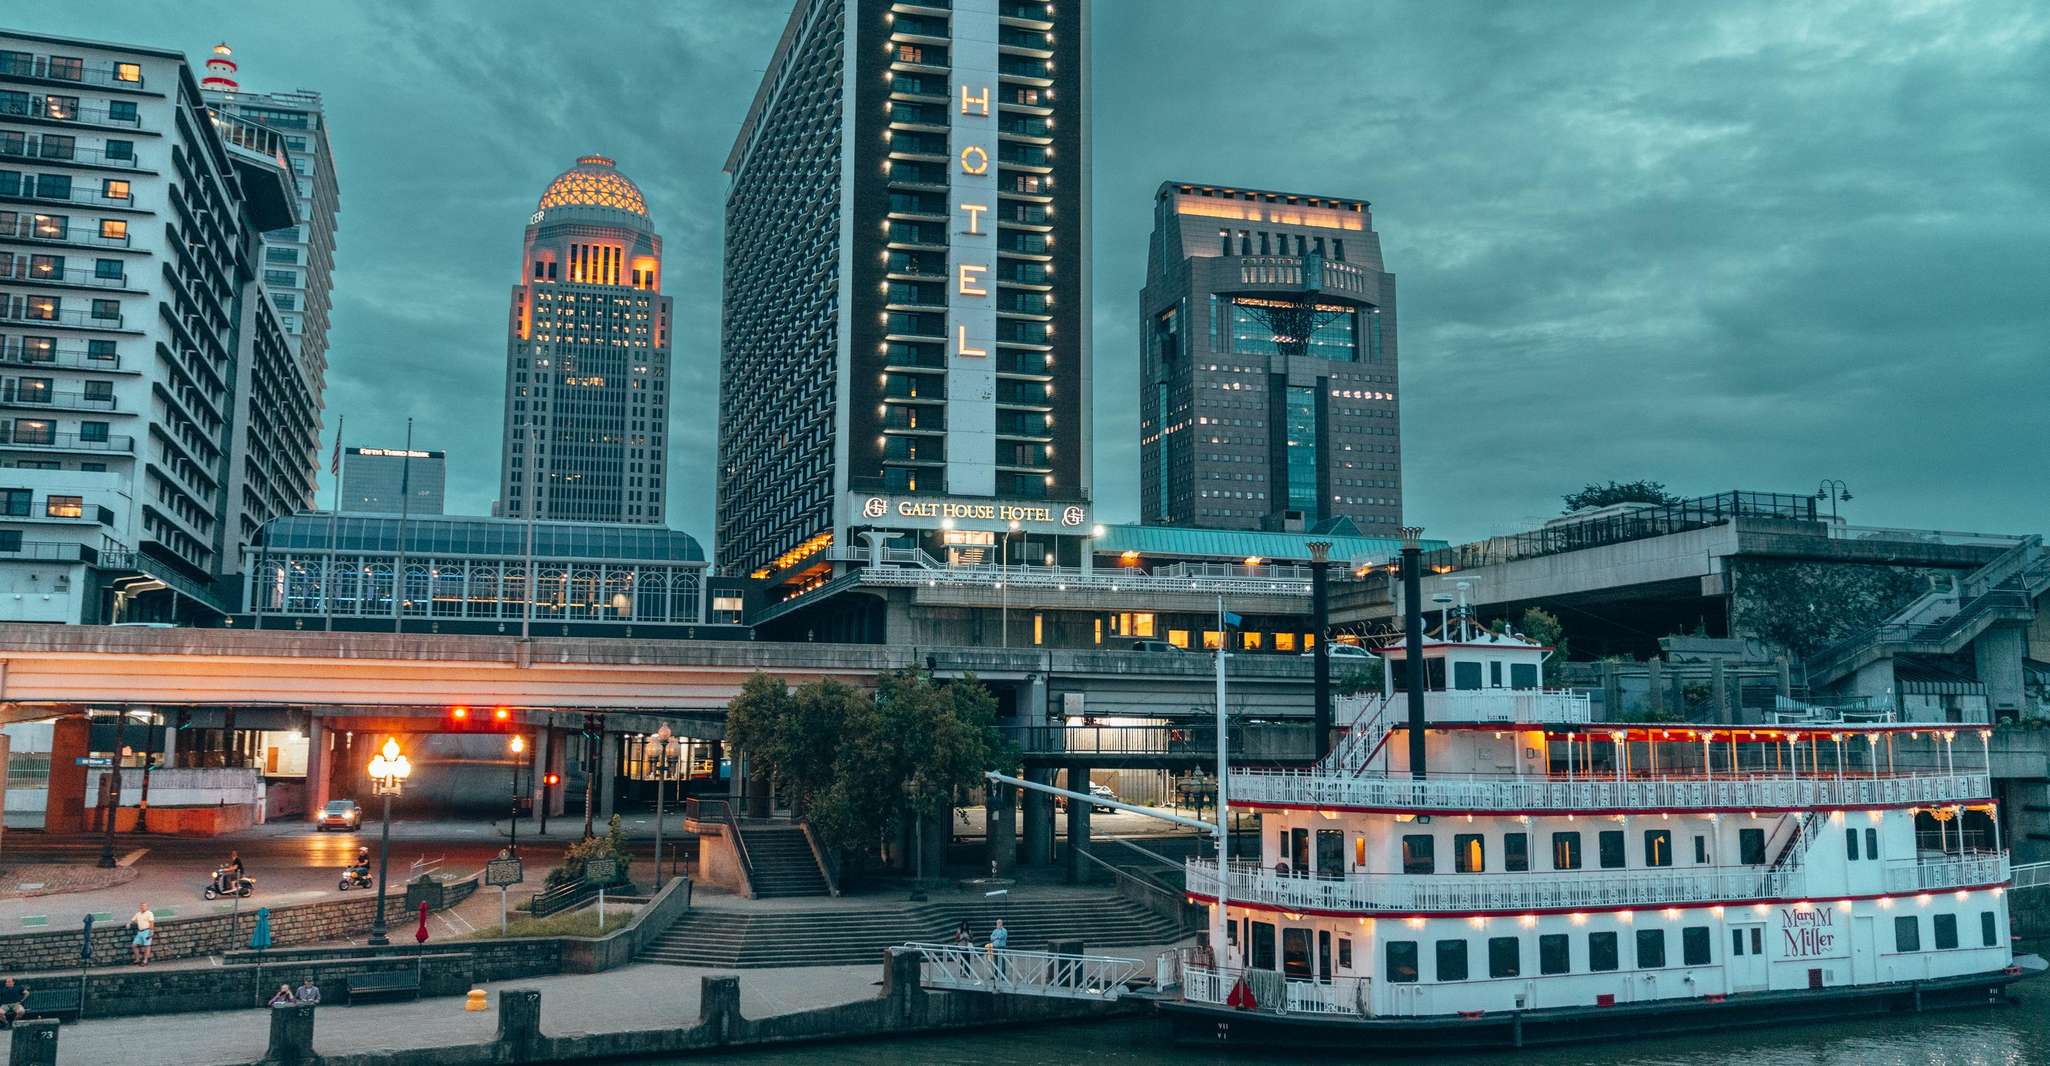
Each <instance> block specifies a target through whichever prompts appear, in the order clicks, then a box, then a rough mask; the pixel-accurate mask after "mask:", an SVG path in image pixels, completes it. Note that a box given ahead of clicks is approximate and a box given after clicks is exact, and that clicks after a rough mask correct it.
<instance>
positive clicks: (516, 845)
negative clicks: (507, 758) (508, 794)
mask: <svg viewBox="0 0 2050 1066" xmlns="http://www.w3.org/2000/svg"><path fill="white" fill-rule="evenodd" d="M510 746H511V748H512V756H513V762H512V816H511V818H509V819H508V821H509V822H510V823H511V826H512V828H511V829H510V830H509V833H510V838H509V839H508V841H507V843H506V853H507V854H509V855H511V856H513V857H514V858H518V857H519V854H520V756H521V755H523V754H525V753H526V750H527V738H526V737H523V736H521V735H520V734H518V733H514V734H513V738H512V744H511V745H510Z"/></svg>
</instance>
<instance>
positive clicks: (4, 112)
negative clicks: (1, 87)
mask: <svg viewBox="0 0 2050 1066" xmlns="http://www.w3.org/2000/svg"><path fill="white" fill-rule="evenodd" d="M71 99H72V98H71V97H64V96H61V95H60V96H30V97H27V98H25V99H23V100H0V117H21V118H47V119H56V120H58V121H60V122H88V123H91V124H93V125H96V126H124V127H127V128H129V129H138V128H140V127H141V126H142V118H141V117H140V116H137V117H135V118H130V117H128V116H126V115H123V116H121V117H119V118H116V117H114V115H113V113H112V112H110V111H109V110H108V109H107V108H104V107H81V106H77V105H74V104H72V103H70V102H69V101H70V100H71Z"/></svg>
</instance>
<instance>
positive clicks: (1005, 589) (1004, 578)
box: [997, 518, 1018, 648]
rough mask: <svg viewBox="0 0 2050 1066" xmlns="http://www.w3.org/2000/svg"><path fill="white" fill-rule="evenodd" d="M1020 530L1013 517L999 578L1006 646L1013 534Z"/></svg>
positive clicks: (1008, 635)
mask: <svg viewBox="0 0 2050 1066" xmlns="http://www.w3.org/2000/svg"><path fill="white" fill-rule="evenodd" d="M1016 532H1018V520H1017V519H1015V518H1013V519H1011V526H1010V528H1009V529H1006V530H1004V537H1003V545H1004V547H1003V553H1004V557H1003V560H1002V564H1003V567H1002V570H1001V571H1000V575H999V576H998V578H997V589H998V590H999V591H1001V592H1002V593H1003V632H1004V647H1006V648H1008V647H1010V646H1011V534H1013V533H1016Z"/></svg>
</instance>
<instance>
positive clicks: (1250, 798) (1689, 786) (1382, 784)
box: [1230, 770, 1993, 812]
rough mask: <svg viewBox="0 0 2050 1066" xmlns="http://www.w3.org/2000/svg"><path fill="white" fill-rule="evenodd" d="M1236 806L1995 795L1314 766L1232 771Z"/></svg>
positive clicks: (1782, 806)
mask: <svg viewBox="0 0 2050 1066" xmlns="http://www.w3.org/2000/svg"><path fill="white" fill-rule="evenodd" d="M1230 795H1231V799H1232V801H1233V802H1234V803H1264V804H1287V805H1291V806H1309V807H1335V808H1344V807H1353V808H1369V809H1375V810H1420V811H1458V812H1466V811H1576V812H1577V811H1594V812H1622V811H1630V810H1664V811H1675V810H1678V811H1732V810H1734V811H1755V810H1806V809H1809V808H1813V807H1897V806H1907V805H1911V804H1925V803H1964V802H1969V801H1977V800H1984V799H1987V798H1990V797H1991V796H1992V795H1993V790H1992V783H1991V781H1990V779H1989V778H1988V777H1987V775H1986V774H1984V773H1954V774H1946V773H1929V774H1912V775H1901V776H1893V777H1848V776H1847V777H1844V778H1841V779H1838V778H1832V777H1821V778H1807V777H1800V778H1796V777H1762V776H1761V777H1742V778H1715V779H1708V778H1699V777H1691V778H1690V777H1645V778H1630V779H1628V780H1623V781H1561V780H1557V779H1553V778H1527V779H1513V778H1495V779H1473V778H1465V779H1462V778H1458V777H1442V778H1430V779H1426V780H1422V781H1419V780H1415V779H1413V778H1406V777H1390V776H1379V775H1373V774H1358V775H1355V774H1344V773H1331V772H1320V771H1315V770H1310V771H1304V770H1234V771H1232V774H1231V785H1230Z"/></svg>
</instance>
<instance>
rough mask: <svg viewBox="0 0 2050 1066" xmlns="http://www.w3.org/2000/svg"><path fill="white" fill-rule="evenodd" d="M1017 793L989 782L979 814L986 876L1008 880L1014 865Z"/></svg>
mask: <svg viewBox="0 0 2050 1066" xmlns="http://www.w3.org/2000/svg"><path fill="white" fill-rule="evenodd" d="M1017 792H1018V790H1017V789H1016V788H1015V787H1014V786H1011V785H1006V784H1002V783H1000V782H994V781H992V782H990V786H989V792H988V799H987V800H986V801H985V804H984V807H983V810H984V812H985V813H986V814H987V817H986V818H985V819H984V821H983V836H984V838H985V839H987V840H988V841H989V864H990V872H991V874H993V875H994V876H997V877H1009V876H1010V875H1011V870H1012V868H1013V867H1015V866H1016V865H1017V864H1018V808H1017V803H1016V799H1015V797H1016V795H1017Z"/></svg>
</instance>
